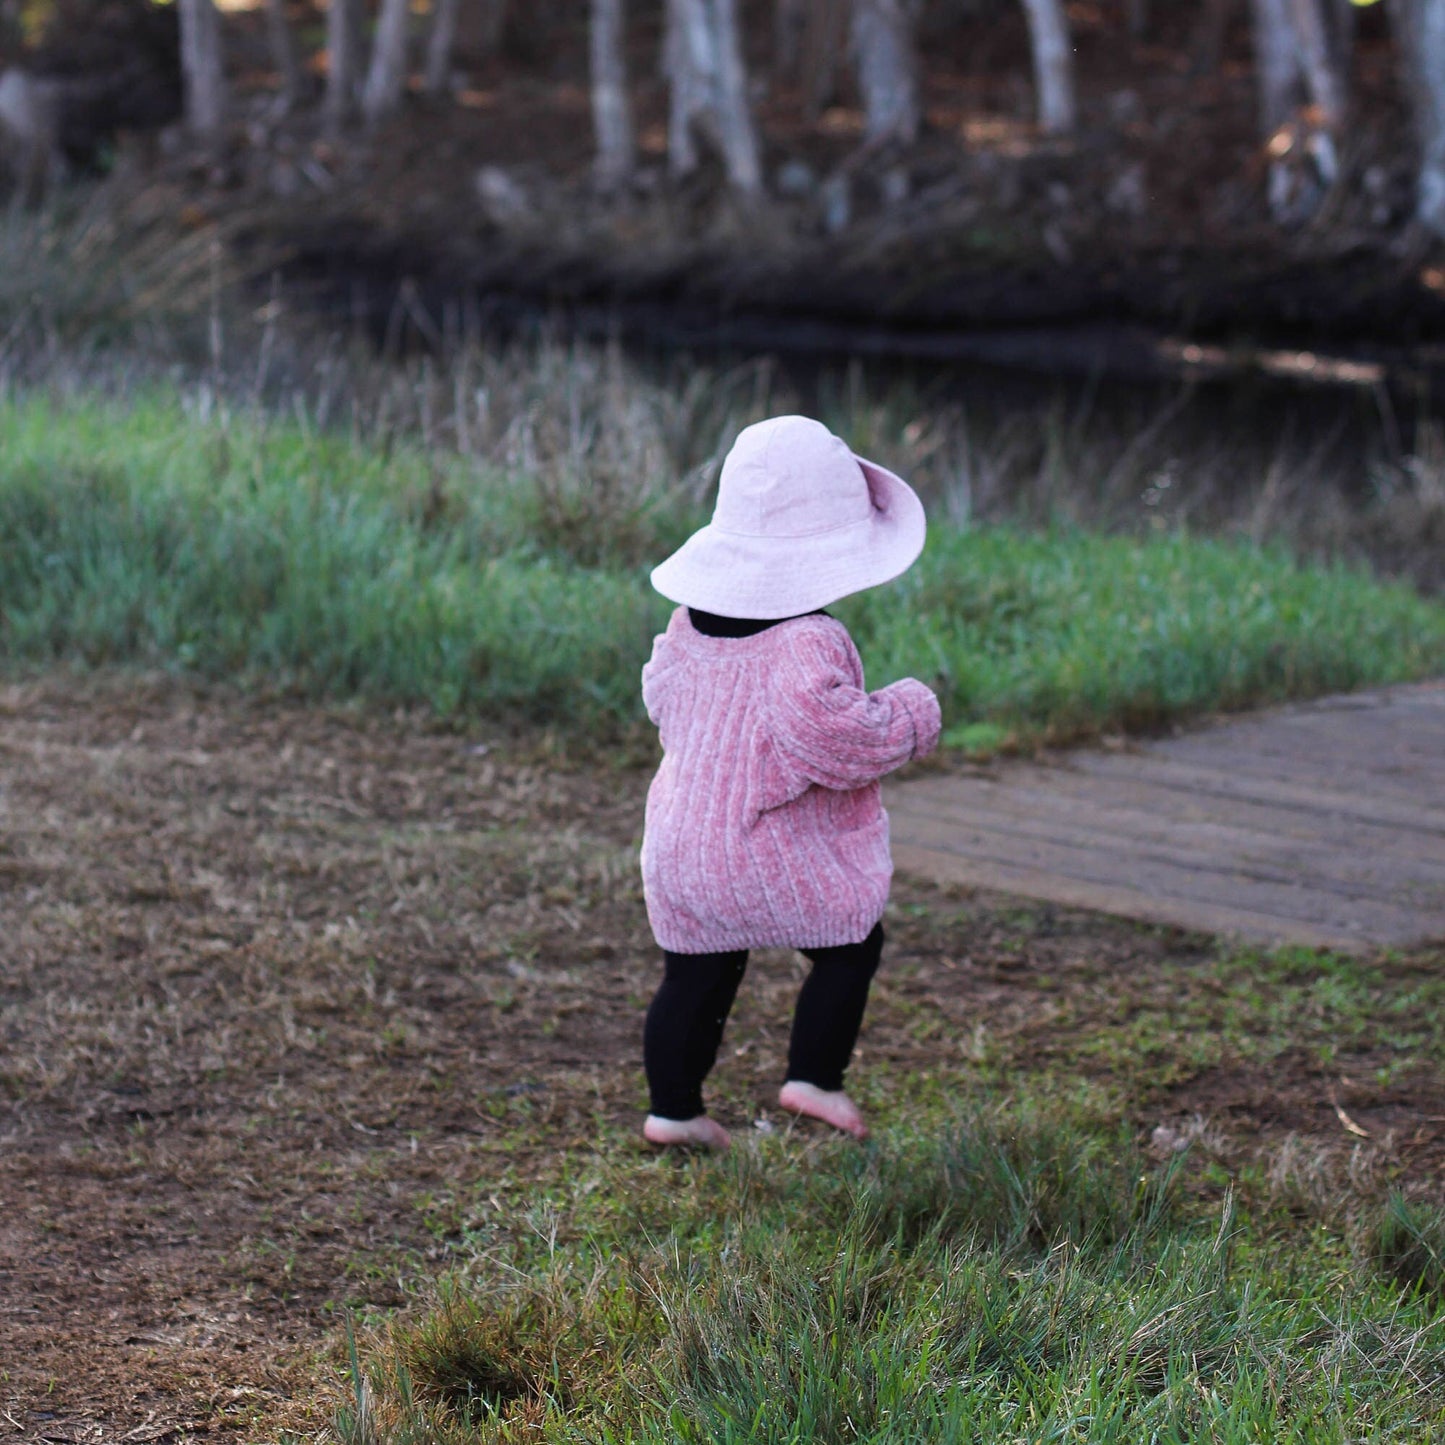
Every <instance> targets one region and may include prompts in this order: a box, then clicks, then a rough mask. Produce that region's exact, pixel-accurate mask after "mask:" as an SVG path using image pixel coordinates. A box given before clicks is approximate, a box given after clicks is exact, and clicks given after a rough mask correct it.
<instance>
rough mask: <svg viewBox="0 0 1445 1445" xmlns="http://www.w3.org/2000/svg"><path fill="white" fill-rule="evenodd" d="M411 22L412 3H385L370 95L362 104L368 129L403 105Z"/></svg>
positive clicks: (373, 49)
mask: <svg viewBox="0 0 1445 1445" xmlns="http://www.w3.org/2000/svg"><path fill="white" fill-rule="evenodd" d="M410 18H411V0H381V11H380V13H379V14H378V16H377V18H376V39H375V40H374V41H372V47H371V69H370V70H369V71H368V72H367V76H366V95H365V96H364V97H363V99H362V103H361V104H362V110H363V112H364V113H365V115H366V121H367V124H368V125H375V124H376V123H377V122H378V121H379V120H383V119H385V118H386V117H387V116H388V115H390V114H391V113H392V112H393V111H394V110H395V109H396V108H397V106H399V105H400V104H401V97H402V95H403V93H404V92H405V90H406V32H407V22H408V21H409V20H410Z"/></svg>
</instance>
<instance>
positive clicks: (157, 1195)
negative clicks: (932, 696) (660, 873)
mask: <svg viewBox="0 0 1445 1445" xmlns="http://www.w3.org/2000/svg"><path fill="white" fill-rule="evenodd" d="M645 787H646V773H645V771H644V770H642V769H640V768H638V767H636V766H633V767H626V768H624V767H619V768H609V767H606V766H603V765H602V764H599V763H597V762H595V761H594V762H592V763H591V764H588V765H587V766H581V765H578V764H576V763H575V762H574V763H571V764H569V763H567V762H566V761H565V760H562V759H557V758H548V757H547V756H546V755H545V754H543V753H541V752H539V751H538V750H537V749H536V747H535V746H533V747H532V748H531V749H530V751H528V750H527V749H524V748H523V747H522V746H520V745H519V744H517V743H516V742H515V740H508V739H505V738H502V737H499V736H496V735H492V736H488V735H486V734H484V733H478V732H476V731H473V732H472V733H470V734H467V735H459V734H456V733H448V732H443V731H439V730H437V729H435V728H433V727H429V726H427V725H425V724H423V723H421V722H418V721H416V720H413V719H408V718H404V717H399V718H386V717H381V716H378V715H375V714H371V715H359V714H344V713H338V712H334V711H331V712H328V711H326V710H322V709H317V708H310V709H303V708H300V707H297V706H293V705H289V704H283V703H277V702H258V701H242V700H238V699H236V698H227V697H219V696H210V695H201V694H196V693H193V692H190V691H186V690H183V689H179V688H177V687H176V686H174V685H171V684H163V683H158V682H146V681H143V680H142V681H139V682H137V681H130V682H125V683H107V684H103V685H101V684H95V683H88V684H80V683H73V682H67V681H63V680H56V679H48V680H44V681H41V682H36V683H33V684H24V685H10V686H8V687H5V688H0V1445H3V1441H4V1440H6V1439H10V1438H13V1439H16V1440H52V1441H91V1440H101V1439H104V1440H130V1441H147V1442H151V1441H179V1440H187V1439H263V1438H264V1439H271V1440H274V1439H276V1438H277V1435H278V1434H279V1433H280V1432H282V1431H283V1430H291V1431H295V1432H296V1433H297V1434H298V1435H300V1436H302V1437H305V1438H318V1437H323V1436H324V1435H325V1433H326V1431H327V1428H328V1423H329V1420H330V1415H331V1411H332V1409H333V1408H334V1405H335V1397H334V1396H333V1395H331V1394H329V1393H328V1391H329V1389H330V1388H331V1385H332V1384H333V1383H334V1381H335V1378H336V1375H335V1364H336V1360H337V1354H336V1349H337V1341H338V1339H339V1338H340V1335H341V1318H342V1310H343V1307H345V1306H352V1307H356V1308H371V1309H385V1308H387V1307H389V1306H393V1305H397V1304H400V1303H402V1302H403V1301H404V1299H405V1297H406V1290H407V1287H408V1282H409V1281H410V1282H413V1283H414V1282H415V1281H417V1280H419V1279H422V1278H424V1277H425V1276H426V1274H427V1273H428V1271H431V1270H435V1269H438V1268H440V1267H441V1266H442V1264H443V1263H444V1262H445V1259H446V1256H447V1252H448V1233H447V1231H448V1228H450V1227H451V1226H447V1225H445V1223H443V1224H439V1223H438V1220H442V1221H445V1220H446V1219H448V1218H450V1217H451V1216H449V1215H448V1214H447V1212H446V1210H445V1209H442V1208H440V1207H439V1205H438V1201H445V1200H448V1199H454V1200H457V1199H465V1198H467V1197H474V1196H475V1194H476V1193H477V1191H478V1190H480V1191H481V1193H482V1194H483V1195H485V1192H486V1186H487V1180H488V1179H489V1178H490V1177H494V1176H497V1175H499V1173H500V1172H502V1171H504V1170H506V1171H511V1177H512V1178H514V1179H515V1178H516V1177H517V1172H518V1171H520V1172H521V1177H523V1178H525V1177H526V1170H527V1168H528V1167H529V1165H528V1160H529V1156H535V1157H536V1158H538V1159H540V1158H541V1157H543V1156H547V1157H549V1158H552V1159H554V1160H555V1158H556V1157H557V1156H558V1154H559V1153H565V1152H567V1151H577V1152H578V1153H579V1154H580V1155H585V1154H586V1152H587V1151H589V1150H591V1149H593V1148H595V1147H596V1143H595V1141H596V1139H597V1137H598V1134H599V1131H600V1132H601V1134H602V1135H603V1136H604V1137H605V1138H607V1139H609V1140H611V1141H612V1142H611V1143H610V1144H609V1145H608V1147H611V1148H618V1147H620V1148H628V1147H634V1146H632V1145H630V1144H626V1143H622V1144H619V1143H618V1142H617V1141H619V1140H628V1139H630V1138H631V1137H632V1130H633V1129H634V1128H635V1126H636V1123H637V1121H638V1120H639V1118H640V1114H641V1111H642V1106H643V1104H644V1094H643V1090H642V1080H641V1073H640V1067H639V1055H640V1033H641V1018H642V1010H643V1008H644V1006H645V1002H646V999H647V997H648V994H649V992H650V988H651V985H652V981H653V977H654V973H655V969H656V955H655V952H654V949H653V947H652V944H651V941H650V938H649V936H648V933H647V929H646V920H645V917H644V914H643V910H642V904H641V898H640V891H639V888H638V884H637V880H636V867H635V849H636V843H637V839H638V836H639V831H640V823H641V810H642V799H643V794H644V790H645ZM889 927H890V936H891V943H890V948H889V955H888V962H887V964H886V967H885V973H884V975H883V976H881V977H880V983H879V986H878V989H877V993H876V996H875V1006H874V1008H873V1009H872V1011H871V1013H870V1019H869V1022H868V1025H867V1027H866V1031H865V1034H864V1037H863V1040H862V1045H861V1048H860V1054H861V1059H860V1063H859V1066H858V1068H857V1069H856V1070H855V1073H857V1074H858V1075H859V1076H860V1082H861V1083H862V1085H863V1090H864V1093H865V1096H867V1097H868V1098H869V1102H870V1103H871V1104H873V1105H874V1106H875V1107H879V1112H880V1118H881V1120H882V1122H884V1123H885V1124H886V1122H887V1117H888V1109H889V1107H890V1106H893V1107H896V1106H897V1104H898V1102H899V1101H900V1100H902V1099H904V1098H905V1097H906V1095H907V1090H908V1089H909V1088H910V1087H913V1086H914V1084H915V1083H916V1081H918V1080H920V1079H926V1078H927V1077H928V1076H929V1075H930V1074H932V1075H933V1076H934V1077H935V1079H936V1078H937V1077H939V1076H940V1075H941V1074H942V1073H945V1072H946V1071H947V1070H949V1069H952V1070H955V1071H957V1070H960V1069H964V1070H966V1069H967V1068H968V1067H969V1062H968V1061H969V1058H970V1056H971V1047H972V1046H971V1043H970V1041H971V1040H976V1039H977V1038H978V1036H979V1035H978V1030H979V1027H980V1024H981V1023H986V1025H987V1028H988V1030H989V1031H990V1033H991V1036H992V1037H995V1038H999V1039H1007V1040H1008V1041H1009V1044H1008V1047H1009V1049H1010V1050H1011V1051H1012V1055H1013V1056H1014V1057H1016V1058H1019V1059H1024V1058H1027V1057H1031V1056H1038V1057H1043V1056H1046V1055H1047V1053H1048V1051H1049V1050H1050V1049H1055V1048H1058V1047H1059V1046H1060V1040H1061V1039H1063V1038H1066V1037H1078V1036H1079V1035H1080V1032H1081V1031H1086V1030H1087V1029H1088V1027H1089V1020H1090V1018H1091V1017H1095V1018H1097V1017H1098V1016H1099V1015H1098V1010H1099V1009H1101V1008H1115V1007H1117V998H1116V997H1115V996H1114V995H1113V994H1112V993H1111V991H1110V988H1108V987H1105V986H1104V985H1103V983H1101V980H1106V979H1118V978H1127V979H1128V980H1130V986H1131V988H1133V989H1135V990H1136V997H1137V998H1144V997H1146V996H1148V997H1152V998H1154V999H1158V998H1161V997H1163V998H1167V997H1168V996H1169V994H1170V991H1171V990H1172V989H1173V988H1174V987H1175V980H1176V979H1177V978H1178V977H1181V976H1183V975H1184V974H1187V973H1188V972H1189V971H1190V970H1191V969H1195V968H1197V967H1199V966H1200V964H1201V962H1202V961H1203V960H1205V959H1207V958H1209V957H1211V956H1212V954H1211V950H1210V946H1209V945H1208V944H1207V943H1206V942H1205V941H1203V940H1200V939H1197V938H1191V937H1190V936H1188V935H1183V934H1179V933H1174V932H1170V931H1168V930H1161V929H1147V928H1141V927H1136V926H1132V925H1129V924H1125V923H1118V922H1114V921H1112V920H1109V919H1105V918H1100V917H1097V916H1093V915H1088V914H1083V913H1075V912H1070V911H1067V910H1062V909H1049V908H1040V907H1038V906H1034V907H1032V908H1031V909H1028V910H1021V909H1020V907H1019V905H1018V904H1017V903H1015V902H1013V901H1011V900H1008V899H1004V898H1001V897H990V896H986V895H976V896H975V895H965V894H959V893H953V894H950V893H946V892H939V891H938V890H934V889H931V888H927V887H924V886H921V885H915V884H910V883H909V882H908V881H907V880H901V881H900V883H899V885H898V887H897V889H896V893H895V905H894V909H893V917H892V918H891V920H890V925H889ZM1420 966H1421V964H1420V961H1419V960H1416V961H1415V962H1414V963H1413V964H1412V963H1411V961H1409V960H1405V961H1403V962H1402V963H1401V964H1400V967H1402V968H1409V967H1415V968H1417V969H1418V968H1419V967H1420ZM1434 966H1435V967H1438V959H1437V960H1436V962H1435V964H1434ZM798 976H799V975H798V973H797V965H796V963H795V962H794V961H793V960H792V959H791V958H790V957H786V956H783V955H771V954H770V955H763V956H762V957H760V958H759V959H758V960H757V964H756V967H755V970H754V973H753V975H752V976H751V977H750V979H749V981H748V983H747V984H745V986H744V993H743V996H742V998H741V999H740V1003H739V1009H738V1012H737V1015H736V1017H735V1020H734V1023H733V1025H732V1027H731V1031H730V1035H729V1039H728V1041H727V1050H726V1055H727V1056H726V1059H725V1063H724V1065H723V1067H722V1068H721V1069H720V1072H719V1077H718V1081H717V1084H718V1087H717V1090H716V1094H715V1098H716V1100H717V1103H716V1112H717V1113H718V1114H719V1115H720V1116H721V1117H723V1118H724V1120H725V1121H727V1122H729V1123H732V1124H734V1125H742V1126H746V1124H747V1122H748V1120H749V1119H751V1118H753V1117H756V1116H757V1115H758V1113H759V1112H761V1111H766V1109H767V1108H768V1106H769V1104H770V1103H771V1097H772V1089H773V1087H774V1086H775V1083H776V1079H775V1072H776V1069H777V1067H778V1061H779V1055H780V1050H781V1046H782V1042H783V1030H784V1028H785V1026H786V1014H787V1005H788V999H789V996H790V994H791V991H792V990H793V988H794V987H795V985H796V980H797V978H798ZM1103 1067H1104V1066H1103V1065H1102V1064H1101V1068H1103ZM1321 1069H1322V1066H1321V1065H1319V1064H1318V1062H1317V1061H1313V1060H1312V1059H1311V1058H1309V1057H1303V1058H1301V1059H1299V1060H1297V1061H1296V1065H1295V1066H1292V1067H1291V1068H1289V1069H1261V1068H1260V1067H1259V1066H1258V1065H1257V1064H1254V1065H1251V1064H1248V1063H1247V1062H1246V1063H1241V1064H1240V1066H1239V1067H1237V1068H1234V1067H1221V1066H1218V1065H1215V1066H1212V1067H1210V1068H1207V1069H1203V1070H1197V1071H1193V1072H1191V1071H1189V1070H1182V1071H1180V1072H1179V1075H1178V1077H1177V1078H1174V1079H1172V1080H1165V1081H1164V1082H1163V1084H1161V1087H1160V1089H1159V1090H1156V1091H1155V1093H1154V1094H1153V1095H1152V1096H1151V1097H1149V1098H1147V1099H1141V1101H1140V1102H1139V1105H1138V1116H1137V1119H1136V1122H1137V1124H1138V1126H1139V1128H1140V1129H1141V1131H1143V1132H1145V1133H1146V1134H1147V1133H1148V1131H1149V1129H1150V1127H1151V1126H1152V1125H1155V1124H1157V1123H1158V1122H1159V1121H1160V1120H1161V1119H1164V1118H1168V1117H1172V1116H1177V1117H1178V1118H1180V1119H1184V1118H1190V1117H1193V1116H1196V1115H1204V1116H1207V1117H1208V1118H1209V1120H1210V1121H1211V1127H1212V1128H1213V1129H1214V1131H1215V1134H1216V1137H1233V1138H1236V1139H1238V1140H1241V1141H1244V1143H1245V1144H1246V1145H1247V1144H1248V1143H1249V1142H1250V1141H1258V1140H1260V1139H1263V1138H1266V1137H1274V1138H1278V1137H1280V1136H1282V1135H1283V1134H1284V1133H1286V1132H1288V1133H1293V1134H1295V1135H1297V1136H1299V1137H1301V1138H1303V1139H1305V1140H1307V1141H1308V1140H1317V1141H1319V1143H1320V1145H1321V1147H1324V1148H1329V1149H1343V1148H1346V1147H1348V1146H1350V1145H1351V1144H1353V1142H1354V1141H1353V1140H1351V1139H1349V1138H1348V1137H1346V1136H1344V1135H1343V1134H1342V1133H1341V1128H1340V1122H1339V1119H1338V1117H1337V1116H1336V1114H1335V1112H1334V1107H1333V1106H1334V1104H1335V1103H1336V1102H1341V1103H1343V1104H1345V1105H1347V1106H1348V1108H1349V1110H1350V1115H1349V1117H1350V1118H1352V1119H1354V1120H1357V1121H1364V1124H1365V1125H1366V1126H1367V1127H1370V1128H1371V1129H1373V1130H1374V1131H1376V1133H1377V1134H1378V1131H1379V1130H1380V1129H1381V1128H1382V1127H1384V1128H1388V1129H1389V1130H1390V1131H1393V1132H1392V1133H1391V1137H1392V1138H1395V1139H1397V1141H1398V1148H1397V1158H1396V1168H1397V1171H1399V1172H1402V1173H1404V1174H1406V1175H1410V1174H1414V1175H1420V1174H1422V1173H1425V1174H1427V1173H1430V1172H1432V1171H1435V1170H1437V1169H1438V1166H1439V1163H1440V1160H1441V1157H1442V1154H1445V1134H1442V1132H1441V1130H1442V1125H1441V1123H1440V1122H1439V1120H1441V1119H1442V1118H1445V1090H1442V1085H1441V1081H1440V1080H1439V1079H1438V1078H1429V1079H1418V1078H1417V1079H1416V1080H1414V1082H1411V1081H1409V1080H1404V1081H1401V1080H1398V1079H1396V1080H1394V1081H1393V1082H1392V1083H1391V1084H1390V1085H1389V1087H1388V1088H1383V1087H1381V1088H1377V1089H1375V1090H1374V1092H1371V1090H1370V1089H1369V1088H1367V1087H1366V1086H1365V1085H1363V1084H1356V1085H1354V1086H1352V1087H1353V1088H1354V1092H1353V1093H1351V1092H1349V1091H1348V1087H1347V1086H1345V1085H1341V1084H1340V1083H1339V1081H1338V1079H1329V1080H1327V1079H1325V1077H1324V1076H1323V1074H1322V1072H1321ZM1354 1077H1357V1078H1366V1077H1368V1074H1367V1073H1366V1072H1363V1071H1361V1070H1356V1071H1355V1073H1354ZM883 1081H889V1082H887V1083H886V1084H885V1082H883ZM890 1088H891V1089H893V1090H894V1092H893V1093H892V1094H890V1093H889V1092H888V1089H890ZM1342 1088H1343V1089H1345V1092H1340V1090H1341V1089H1342ZM880 1106H881V1107H880ZM1432 1121H1434V1122H1432ZM635 1147H638V1148H640V1147H642V1146H641V1145H640V1144H639V1145H637V1146H635Z"/></svg>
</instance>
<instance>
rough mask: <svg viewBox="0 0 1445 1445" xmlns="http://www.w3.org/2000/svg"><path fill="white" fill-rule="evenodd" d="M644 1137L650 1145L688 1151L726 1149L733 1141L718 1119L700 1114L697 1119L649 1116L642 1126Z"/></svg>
mask: <svg viewBox="0 0 1445 1445" xmlns="http://www.w3.org/2000/svg"><path fill="white" fill-rule="evenodd" d="M642 1137H643V1138H644V1139H646V1140H647V1142H648V1143H649V1144H671V1145H674V1146H677V1145H681V1146H682V1147H683V1148H687V1149H717V1150H723V1149H726V1148H727V1147H728V1146H729V1145H730V1144H731V1143H732V1140H731V1138H730V1137H729V1136H728V1131H727V1130H726V1129H724V1128H723V1126H722V1125H721V1124H719V1123H718V1122H717V1120H716V1119H709V1118H708V1116H707V1115H706V1114H699V1115H698V1116H697V1117H696V1118H695V1119H664V1118H661V1117H660V1116H659V1115H657V1114H649V1115H648V1116H647V1122H646V1123H645V1124H643V1126H642Z"/></svg>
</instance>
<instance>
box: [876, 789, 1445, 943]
mask: <svg viewBox="0 0 1445 1445" xmlns="http://www.w3.org/2000/svg"><path fill="white" fill-rule="evenodd" d="M900 837H901V838H902V839H903V840H904V841H906V842H908V843H909V844H912V845H914V846H916V847H923V848H928V849H931V850H932V851H934V852H946V853H953V854H957V855H958V856H959V857H963V858H971V859H974V860H979V861H989V862H996V863H1002V864H1009V865H1011V866H1014V867H1020V868H1031V869H1037V870H1040V871H1043V872H1046V873H1050V874H1053V875H1057V876H1059V877H1061V878H1070V879H1074V880H1076V881H1078V882H1080V883H1093V884H1096V885H1101V886H1110V885H1117V884H1124V885H1127V886H1129V887H1131V888H1133V889H1134V890H1136V891H1138V892H1142V893H1146V894H1148V895H1150V896H1151V897H1154V898H1159V899H1164V898H1173V899H1178V900H1180V901H1181V902H1182V901H1188V902H1190V903H1203V904H1212V905H1218V906H1221V907H1226V908H1231V909H1236V910H1239V911H1241V912H1247V913H1250V914H1254V915H1263V916H1266V917H1269V918H1273V919H1275V920H1278V921H1279V923H1280V926H1281V929H1282V930H1283V928H1284V926H1285V921H1286V920H1293V921H1294V922H1296V923H1299V924H1302V925H1304V924H1307V925H1312V926H1318V927H1321V928H1324V929H1326V930H1328V931H1330V932H1332V933H1334V934H1338V935H1339V936H1343V937H1361V938H1371V937H1379V938H1398V937H1402V936H1405V937H1407V936H1409V935H1410V934H1411V933H1412V931H1413V930H1414V929H1415V928H1416V927H1417V926H1419V925H1420V923H1421V922H1422V921H1423V923H1424V925H1425V927H1426V928H1427V929H1433V931H1435V932H1440V933H1445V913H1442V914H1439V915H1436V916H1435V917H1434V918H1433V919H1432V918H1431V917H1430V916H1429V915H1428V914H1426V915H1420V914H1417V913H1415V912H1414V911H1413V910H1411V909H1410V908H1408V907H1406V908H1402V907H1398V906H1396V905H1394V904H1392V903H1391V902H1389V901H1388V900H1381V899H1377V898H1368V897H1365V898H1360V897H1342V896H1341V895H1340V894H1338V893H1334V892H1328V891H1324V890H1322V889H1320V888H1318V887H1316V886H1314V885H1313V882H1312V880H1311V881H1305V880H1297V879H1288V880H1283V881H1281V880H1278V879H1266V878H1258V877H1250V876H1246V875H1244V874H1236V875H1234V876H1229V875H1226V874H1223V873H1221V872H1219V871H1214V870H1204V869H1201V868H1192V867H1190V866H1188V865H1187V864H1186V865H1180V864H1176V863H1174V862H1171V861H1163V860H1160V859H1157V858H1145V857H1141V856H1138V855H1131V856H1128V857H1122V858H1116V857H1112V856H1111V855H1110V854H1108V853H1107V852H1105V851H1104V850H1103V849H1100V848H1097V847H1080V846H1077V845H1074V844H1070V843H1066V842H1061V841H1058V840H1056V839H1048V838H1020V837H1017V836H1015V835H1012V834H1004V833H996V832H989V831H986V830H983V829H970V828H963V827H958V826H957V825H953V824H947V823H939V822H938V821H937V820H935V819H932V818H927V817H924V816H923V815H921V814H909V815H908V818H907V824H906V830H905V831H902V832H901V834H900Z"/></svg>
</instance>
